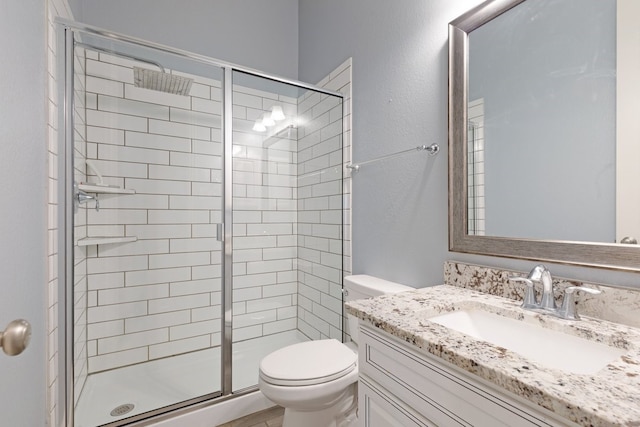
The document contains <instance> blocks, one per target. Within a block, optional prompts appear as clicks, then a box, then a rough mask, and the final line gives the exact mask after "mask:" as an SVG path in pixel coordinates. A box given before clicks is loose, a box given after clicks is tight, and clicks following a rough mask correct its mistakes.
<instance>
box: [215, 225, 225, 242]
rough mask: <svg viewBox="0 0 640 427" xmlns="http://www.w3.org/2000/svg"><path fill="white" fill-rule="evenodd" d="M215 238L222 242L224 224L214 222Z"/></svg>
mask: <svg viewBox="0 0 640 427" xmlns="http://www.w3.org/2000/svg"><path fill="white" fill-rule="evenodd" d="M216 239H218V242H224V224H216Z"/></svg>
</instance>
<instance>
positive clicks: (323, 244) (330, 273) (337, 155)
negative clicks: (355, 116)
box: [297, 59, 351, 340]
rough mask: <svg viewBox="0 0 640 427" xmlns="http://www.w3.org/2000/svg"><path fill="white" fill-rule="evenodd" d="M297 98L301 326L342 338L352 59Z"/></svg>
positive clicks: (311, 334)
mask: <svg viewBox="0 0 640 427" xmlns="http://www.w3.org/2000/svg"><path fill="white" fill-rule="evenodd" d="M318 86H320V87H324V88H327V89H331V90H334V91H338V92H340V93H342V94H343V96H344V98H343V102H340V100H339V99H337V98H336V97H332V96H328V95H321V94H319V93H317V92H312V91H308V92H306V93H305V94H303V95H302V96H301V97H300V98H299V99H298V115H299V117H300V118H301V120H300V122H301V123H304V124H303V125H301V126H299V128H298V152H297V155H298V187H297V190H298V225H297V234H298V329H299V330H300V331H302V332H303V333H304V334H306V335H307V336H309V337H310V338H312V339H322V338H336V339H338V340H342V331H343V325H344V317H343V296H342V278H343V277H344V276H347V275H349V274H351V227H350V225H351V176H350V174H349V173H348V169H347V168H345V165H346V164H348V163H349V162H350V161H351V59H348V60H347V61H345V62H344V63H343V64H341V65H340V66H339V67H338V68H336V69H335V70H334V71H333V72H332V73H330V74H329V76H327V77H326V78H324V79H323V80H322V81H320V82H319V83H318Z"/></svg>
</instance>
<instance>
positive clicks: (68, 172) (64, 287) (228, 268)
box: [55, 18, 344, 427]
mask: <svg viewBox="0 0 640 427" xmlns="http://www.w3.org/2000/svg"><path fill="white" fill-rule="evenodd" d="M55 27H56V28H55V29H56V37H57V40H56V41H57V52H58V53H59V54H58V57H57V64H56V68H57V71H58V76H60V77H64V79H62V80H63V82H64V84H58V87H57V93H58V99H59V100H61V101H62V106H61V107H60V108H59V112H58V129H59V134H58V147H59V153H58V168H59V169H58V170H59V171H60V173H61V176H62V178H61V179H59V180H58V195H59V198H60V199H59V203H58V205H59V206H58V230H59V236H60V237H59V239H58V240H59V241H58V254H59V256H58V283H59V286H58V329H59V331H58V341H57V344H58V360H59V363H58V372H57V374H58V375H57V377H58V383H59V385H58V387H57V391H58V395H57V402H56V403H57V407H58V408H61V409H62V410H59V411H58V420H57V425H58V426H65V427H73V423H74V382H73V379H74V377H73V369H74V366H73V357H72V356H73V323H74V322H73V310H72V308H73V302H74V301H73V267H74V265H73V259H74V248H73V246H74V245H73V215H74V213H73V149H74V147H73V143H74V141H73V138H74V135H73V98H74V94H73V79H74V75H73V73H74V41H75V34H82V33H86V34H90V35H92V36H98V37H101V38H105V39H107V40H112V41H118V42H124V43H128V44H132V45H136V46H141V47H145V48H150V49H154V50H156V51H158V52H160V53H169V54H172V55H176V56H178V57H181V58H184V59H188V60H193V61H197V62H201V63H204V64H207V65H210V66H213V67H218V68H220V69H222V71H223V78H222V87H223V100H222V114H223V120H222V135H223V151H222V155H223V158H224V161H223V165H224V173H223V194H222V198H223V204H224V207H223V218H222V221H223V227H222V228H223V233H224V235H223V238H222V240H223V252H222V256H223V262H222V277H223V282H222V284H223V286H222V302H223V315H222V351H221V353H222V363H221V366H220V368H221V377H220V378H221V388H222V389H221V391H220V392H216V393H211V394H208V395H204V396H200V397H196V398H194V399H190V400H188V401H185V402H180V403H176V404H174V405H170V406H167V407H164V408H160V409H156V410H152V411H149V412H146V413H144V414H140V415H138V416H134V417H131V418H130V419H129V420H128V421H126V422H125V421H116V422H113V423H110V424H108V426H111V427H117V426H123V425H135V426H147V425H151V424H153V423H157V422H158V421H162V420H164V419H168V418H171V417H174V416H176V415H180V414H186V413H190V412H193V411H196V410H199V409H202V408H204V407H207V406H210V405H214V404H216V403H219V402H222V401H224V400H227V399H232V398H234V397H237V396H241V395H244V394H247V393H251V392H253V391H255V390H256V389H257V386H256V387H253V388H249V389H244V390H242V391H239V392H236V393H234V392H233V389H232V354H233V353H232V351H233V348H232V343H233V337H232V333H233V304H232V293H233V288H232V286H233V180H232V176H233V114H232V111H233V72H234V71H238V72H242V73H246V74H251V75H254V76H256V77H262V78H265V79H268V80H272V81H276V82H280V83H285V84H290V85H294V86H296V87H299V88H302V89H307V90H313V91H316V92H319V93H321V94H325V95H332V96H336V97H339V98H340V99H344V95H343V94H342V93H340V92H337V91H333V90H328V89H325V88H321V87H317V86H315V85H311V84H308V83H304V82H300V81H296V80H292V79H288V78H283V77H279V76H275V75H271V74H267V73H264V72H261V71H258V70H254V69H251V68H247V67H242V66H239V65H235V64H232V63H228V62H224V61H219V60H216V59H213V58H209V57H206V56H203V55H199V54H196V53H192V52H188V51H185V50H181V49H176V48H172V47H169V46H165V45H161V44H157V43H153V42H148V41H145V40H142V39H138V38H135V37H129V36H125V35H122V34H117V33H114V32H111V31H108V30H104V29H101V28H97V27H94V26H90V25H86V24H82V23H78V22H74V21H70V20H66V19H62V18H56V20H55Z"/></svg>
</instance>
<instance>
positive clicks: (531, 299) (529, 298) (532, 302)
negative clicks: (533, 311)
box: [509, 276, 538, 308]
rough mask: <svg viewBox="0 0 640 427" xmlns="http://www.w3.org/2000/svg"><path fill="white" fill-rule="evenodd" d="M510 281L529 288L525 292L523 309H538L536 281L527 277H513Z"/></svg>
mask: <svg viewBox="0 0 640 427" xmlns="http://www.w3.org/2000/svg"><path fill="white" fill-rule="evenodd" d="M509 280H510V281H512V282H516V283H524V284H525V285H526V286H527V287H526V289H525V290H524V298H523V299H522V306H521V307H522V308H538V303H537V302H536V293H535V292H534V289H533V285H534V281H533V280H531V279H528V278H526V277H519V276H511V277H509Z"/></svg>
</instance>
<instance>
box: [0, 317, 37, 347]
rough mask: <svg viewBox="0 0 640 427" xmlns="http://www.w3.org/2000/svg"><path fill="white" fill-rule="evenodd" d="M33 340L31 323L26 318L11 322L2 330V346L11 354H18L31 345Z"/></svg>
mask: <svg viewBox="0 0 640 427" xmlns="http://www.w3.org/2000/svg"><path fill="white" fill-rule="evenodd" d="M30 340H31V325H30V324H29V322H27V321H26V320H24V319H18V320H14V321H13V322H11V323H9V324H8V325H7V327H6V328H5V330H4V331H1V332H0V347H2V350H3V351H4V352H5V353H6V354H8V355H9V356H17V355H18V354H20V353H22V352H23V351H24V349H25V348H27V346H28V345H29V341H30Z"/></svg>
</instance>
